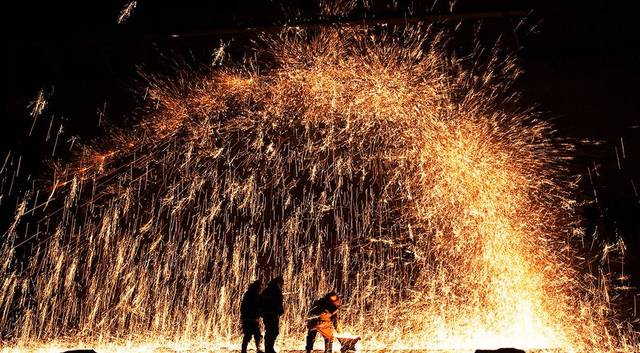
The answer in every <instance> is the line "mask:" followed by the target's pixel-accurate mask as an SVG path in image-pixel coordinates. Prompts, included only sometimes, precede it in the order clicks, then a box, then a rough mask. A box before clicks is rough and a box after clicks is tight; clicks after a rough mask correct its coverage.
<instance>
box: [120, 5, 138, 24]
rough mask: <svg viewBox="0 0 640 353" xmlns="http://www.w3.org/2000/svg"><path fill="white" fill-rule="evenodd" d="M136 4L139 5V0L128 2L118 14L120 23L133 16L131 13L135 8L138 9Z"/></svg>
mask: <svg viewBox="0 0 640 353" xmlns="http://www.w3.org/2000/svg"><path fill="white" fill-rule="evenodd" d="M136 6H138V1H136V0H133V1H130V2H129V3H127V4H126V5H125V6H124V7H123V8H122V11H120V14H119V15H118V24H123V23H125V22H126V21H127V20H128V19H129V17H131V14H133V10H135V9H136Z"/></svg>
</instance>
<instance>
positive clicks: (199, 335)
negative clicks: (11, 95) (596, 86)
mask: <svg viewBox="0 0 640 353" xmlns="http://www.w3.org/2000/svg"><path fill="white" fill-rule="evenodd" d="M445 46H446V43H445V36H444V35H443V34H442V33H436V32H432V31H429V30H424V29H421V28H418V27H414V28H405V29H402V30H400V29H385V30H380V29H362V28H361V29H339V28H338V29H332V28H326V29H322V30H318V31H315V32H304V31H298V30H295V29H291V30H286V31H284V32H283V33H281V34H280V35H279V36H277V37H270V38H264V39H263V40H262V42H261V45H260V46H259V50H258V53H257V57H258V59H257V60H256V61H252V62H249V63H247V64H244V65H239V64H238V65H236V66H233V65H231V64H229V65H226V66H222V67H217V68H215V69H213V70H212V71H211V72H207V73H205V74H202V73H195V72H193V71H189V70H184V71H181V72H179V73H178V74H177V75H175V76H174V77H171V78H162V77H155V76H152V75H148V76H147V78H148V81H149V87H148V89H147V92H146V93H147V94H146V99H147V103H146V104H147V109H146V113H145V114H144V115H143V116H141V117H140V118H139V122H138V124H137V125H136V127H135V128H133V129H131V130H128V131H113V132H112V133H111V134H110V135H109V136H108V137H105V138H104V139H103V140H102V141H101V142H100V143H98V144H96V145H95V146H93V147H90V146H86V147H84V148H83V149H82V150H81V151H80V152H79V153H78V156H77V158H76V159H75V160H74V161H73V162H71V163H69V164H68V165H66V166H64V167H60V168H59V169H58V170H57V172H56V173H55V175H56V176H57V179H56V180H54V182H53V183H52V185H51V186H50V188H49V189H47V190H46V191H47V192H46V193H44V192H43V193H42V194H43V195H44V194H47V195H51V196H48V198H47V199H45V200H43V197H40V199H38V198H37V197H30V198H25V200H24V202H23V203H22V204H21V205H20V206H19V207H18V211H17V214H16V217H15V222H14V223H13V225H12V226H11V228H10V229H9V230H8V231H7V232H6V233H5V235H4V237H5V239H4V241H3V243H2V244H3V245H2V246H3V248H2V254H3V256H2V261H3V262H2V264H1V266H0V273H2V278H1V280H2V289H1V291H0V297H1V298H2V301H0V302H1V303H2V304H0V315H1V316H0V327H2V334H3V337H5V338H7V342H8V344H9V346H8V347H14V349H16V350H20V349H21V348H19V347H39V346H40V345H42V344H45V345H46V344H47V343H51V342H53V343H51V344H54V343H56V342H85V343H87V342H88V343H89V344H102V345H105V344H107V345H108V344H110V343H113V344H116V343H118V342H119V343H120V344H122V342H133V345H134V346H136V347H146V346H147V345H153V343H154V342H180V344H186V345H188V344H189V343H194V342H209V343H208V344H211V345H214V346H215V345H216V344H222V343H226V342H229V341H230V340H233V339H235V337H237V335H238V332H237V321H238V311H239V298H240V297H241V294H242V291H243V290H244V289H245V288H246V285H247V284H248V283H249V282H250V281H252V280H253V279H255V278H267V277H269V276H273V275H277V274H283V275H284V277H285V287H286V288H285V292H286V306H287V308H286V310H287V312H286V314H285V317H284V320H283V322H284V327H283V328H282V330H281V331H282V336H281V337H283V338H282V339H283V341H284V342H285V343H283V344H282V345H288V344H289V343H290V342H295V343H293V344H294V346H295V347H299V346H300V345H301V343H300V342H299V340H298V338H299V337H302V334H303V332H302V330H303V329H304V327H305V325H304V315H303V314H302V313H304V312H305V311H306V309H307V305H308V304H309V303H310V302H311V300H312V298H314V297H316V296H318V295H319V294H321V293H324V292H326V291H328V290H330V289H336V290H338V291H340V292H341V293H342V294H343V295H344V297H345V298H346V302H347V304H348V305H346V306H345V309H344V312H343V313H342V315H341V317H342V318H344V320H345V323H344V326H345V328H346V329H347V330H348V331H352V332H357V333H359V334H361V335H363V336H364V339H363V342H364V344H365V348H371V349H373V348H395V349H444V350H447V349H451V350H455V349H463V350H464V349H467V350H469V349H475V348H496V347H500V346H516V347H521V348H527V349H528V348H536V349H561V350H563V351H568V352H573V351H585V350H589V351H598V352H615V351H624V350H628V349H633V347H637V343H634V342H636V341H631V336H630V334H624V333H623V331H624V330H625V328H624V327H622V324H623V323H622V322H620V321H616V320H615V318H614V313H613V312H612V309H611V305H610V303H609V298H608V297H607V293H608V292H607V288H606V287H595V286H594V283H596V282H595V281H593V280H592V279H591V278H590V277H589V274H587V273H585V272H584V271H582V270H581V269H580V266H579V261H578V259H577V254H578V252H577V250H576V249H575V247H574V245H573V243H574V241H575V240H576V238H577V237H578V238H579V234H578V233H579V232H576V219H575V216H574V215H573V208H574V202H573V201H572V198H571V195H572V183H571V179H570V178H569V177H568V173H567V170H566V164H567V163H566V161H567V159H568V158H569V157H570V154H571V146H570V145H566V144H562V143H559V142H558V141H557V139H556V138H555V136H554V132H553V128H552V126H550V125H549V124H547V123H546V122H544V121H542V120H540V119H538V118H537V116H536V115H535V114H534V113H532V112H531V111H529V110H527V109H522V110H517V109H507V108H505V106H508V105H514V103H517V99H516V98H515V96H514V95H513V94H511V93H509V92H510V90H511V88H510V87H509V82H511V80H512V79H513V78H514V77H516V76H517V74H518V68H517V66H515V65H514V64H513V62H512V61H509V60H507V61H500V60H498V59H497V56H491V57H489V58H486V60H485V61H484V64H482V65H480V64H478V63H479V62H480V61H478V60H477V59H478V58H479V55H472V56H469V57H465V58H454V57H451V56H450V55H448V54H446V53H447V51H446V50H444V48H445ZM474 62H475V63H476V64H474ZM29 213H32V214H33V215H32V218H35V219H34V220H31V222H32V223H33V224H31V226H30V227H29V228H28V230H29V232H31V233H30V234H27V235H26V238H27V239H30V241H29V242H28V244H30V245H31V250H30V251H29V253H28V256H27V261H25V262H24V264H25V265H24V266H20V263H21V262H20V261H21V260H20V259H19V258H20V256H19V254H20V252H19V250H18V248H19V247H18V246H23V247H24V246H25V245H24V241H22V242H20V243H19V242H18V241H17V240H16V239H24V238H25V237H23V236H22V235H20V236H18V232H19V231H20V230H21V229H24V228H23V223H25V222H27V221H26V220H23V218H26V216H27V215H28V214H29ZM35 234H37V236H36V235H35ZM22 251H23V252H24V250H22ZM15 347H18V348H15ZM22 349H25V350H28V348H22ZM29 349H30V348H29Z"/></svg>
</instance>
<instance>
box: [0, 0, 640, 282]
mask: <svg viewBox="0 0 640 353" xmlns="http://www.w3.org/2000/svg"><path fill="white" fill-rule="evenodd" d="M125 3H126V1H84V2H59V1H48V2H44V1H43V2H32V1H22V2H20V4H17V5H14V6H15V8H13V9H5V10H4V11H3V12H4V17H5V19H4V20H3V26H4V28H3V37H4V45H3V47H4V50H3V52H4V55H3V56H4V58H5V64H4V65H3V66H2V68H3V69H2V71H3V72H2V82H3V85H4V86H5V87H4V94H3V99H2V101H3V116H2V119H3V120H2V121H3V124H2V129H0V134H1V136H2V146H1V150H0V152H2V154H1V156H0V157H1V158H3V159H4V158H5V156H6V153H7V152H9V151H10V152H11V156H18V155H22V162H21V163H22V164H23V166H22V168H23V172H22V173H21V174H22V176H23V178H22V179H20V180H18V181H17V182H16V186H18V189H20V187H24V186H25V185H26V186H28V185H30V183H31V182H32V180H34V179H35V180H47V178H48V174H47V173H48V172H47V168H46V167H45V163H44V162H43V161H45V160H50V159H52V149H53V144H54V138H50V139H49V140H48V141H47V140H46V135H47V132H48V130H49V128H50V126H51V134H52V135H54V137H55V135H56V133H57V132H58V131H59V130H60V125H61V124H62V126H63V132H62V134H61V136H60V138H59V141H58V146H57V152H56V153H55V155H54V156H53V159H56V158H61V159H62V160H64V159H65V158H68V156H67V155H66V153H65V151H66V150H68V147H69V144H70V143H71V142H70V141H72V139H73V138H75V137H77V138H78V139H79V141H82V142H84V143H90V141H91V140H92V139H93V138H96V137H99V136H101V134H102V133H103V131H104V130H103V127H104V126H105V125H107V121H109V123H110V124H114V125H116V126H127V123H128V122H129V121H130V120H129V119H130V117H131V116H132V112H134V111H135V107H136V104H137V103H136V93H135V91H136V90H138V89H139V87H140V82H141V79H140V77H139V75H138V73H137V71H138V69H140V68H141V69H143V70H145V71H148V72H162V73H170V72H171V66H172V65H174V64H173V63H175V62H177V61H179V62H184V63H186V64H190V65H192V66H194V67H198V66H202V65H207V63H209V62H210V61H211V54H212V53H213V51H214V50H215V49H216V48H217V47H218V46H219V45H220V43H221V42H224V43H230V49H229V50H230V52H231V54H232V55H233V56H235V57H242V53H243V52H244V51H245V49H246V48H247V47H248V46H250V41H251V39H253V38H255V35H256V33H257V31H255V30H249V31H247V30H246V28H248V27H251V28H254V27H258V28H263V29H264V30H270V31H273V30H277V28H279V26H280V25H282V24H284V23H308V22H310V21H311V22H313V21H320V20H321V19H319V18H318V11H317V7H316V6H314V5H310V4H309V3H308V2H303V1H293V0H289V1H275V0H273V1H268V0H263V1H248V0H237V1H209V3H210V4H209V5H202V4H200V2H193V1H174V2H164V1H160V2H159V1H154V0H140V1H139V2H138V6H137V8H136V9H135V10H134V12H133V14H132V15H131V17H130V18H129V19H128V20H127V21H126V22H125V23H123V24H118V23H117V18H118V14H119V12H120V11H121V9H122V8H123V7H124V5H125ZM397 3H398V6H397V8H395V9H394V8H391V7H388V6H386V5H385V4H386V2H384V1H372V4H373V5H372V8H371V9H369V10H367V11H364V10H362V9H357V10H356V11H355V12H354V13H353V14H352V15H350V16H349V18H348V19H349V20H362V19H369V20H372V19H380V18H389V19H392V18H395V19H397V18H403V17H404V16H405V15H407V16H409V17H410V16H422V15H426V14H427V13H428V14H431V15H433V14H444V13H446V12H447V11H448V3H447V2H444V1H443V2H442V3H439V4H436V5H435V6H431V4H430V3H423V2H419V1H414V2H408V1H398V2H397ZM411 3H412V4H413V5H412V8H413V14H410V13H408V12H407V10H406V9H407V8H409V5H410V4H411ZM631 3H632V2H631V1H627V2H614V1H599V2H594V3H593V4H591V2H586V1H551V0H549V1H506V0H505V1H472V0H469V1H464V0H460V1H458V4H457V6H455V7H454V13H456V14H468V15H469V14H476V15H477V14H485V15H487V14H495V13H496V12H503V11H524V12H526V13H528V14H529V15H527V16H526V17H524V18H523V17H516V16H498V17H493V16H492V17H488V18H485V19H482V20H477V19H464V20H462V26H461V27H460V29H459V31H458V32H457V34H456V38H455V39H454V43H455V46H456V48H457V49H456V50H460V51H461V52H464V51H465V50H467V51H468V50H470V49H471V46H472V45H473V41H472V39H471V38H472V37H473V35H472V33H475V29H477V28H478V26H480V31H479V32H478V33H480V38H481V41H482V42H483V43H486V44H487V45H491V44H492V43H493V42H495V40H496V39H497V38H498V37H501V38H502V39H503V41H502V42H503V45H504V48H505V50H507V51H511V52H514V53H515V55H516V57H517V58H518V61H519V63H520V65H521V67H522V68H523V70H524V75H523V76H522V77H521V78H520V80H519V81H518V82H517V83H516V86H517V88H518V89H520V90H522V91H523V92H524V95H523V96H524V100H525V103H526V104H532V105H535V106H536V107H537V109H538V110H539V111H541V112H543V113H544V115H545V116H546V117H548V118H549V119H552V120H553V121H554V123H555V124H556V126H557V128H558V130H559V136H563V137H567V138H572V139H573V141H575V142H577V146H578V147H577V151H576V159H575V161H574V162H573V166H572V168H573V170H574V173H575V174H576V175H584V178H583V180H582V181H581V183H580V191H579V195H578V199H580V200H585V201H593V200H594V190H595V192H597V200H598V202H597V203H590V204H588V205H587V206H585V207H583V208H581V209H580V212H581V213H583V215H584V219H585V227H586V229H587V231H589V232H591V231H594V230H595V229H597V230H598V232H599V234H600V239H601V240H603V241H604V240H605V239H606V240H609V241H614V240H615V239H616V237H622V238H623V239H624V240H625V242H626V243H627V267H626V271H629V272H631V274H632V277H633V278H634V279H633V280H632V283H631V284H634V283H636V284H637V283H640V281H639V279H640V256H639V255H638V254H639V251H640V242H639V241H638V237H639V236H640V198H639V197H638V193H640V167H639V166H640V163H638V162H639V161H640V116H639V113H640V96H639V94H638V93H639V89H638V85H639V84H640V69H639V67H640V60H639V51H638V47H637V43H638V40H637V33H638V30H637V25H636V24H635V23H636V22H637V14H636V13H635V12H634V11H632V10H631V9H630V8H628V7H629V6H630V4H631ZM627 4H629V5H627ZM428 8H433V10H431V11H430V12H427V10H426V9H428ZM457 24H458V21H451V22H447V23H445V24H440V26H443V27H447V26H448V27H451V28H453V27H455V25H457ZM41 89H42V90H43V91H44V92H45V93H46V95H47V96H48V106H47V107H46V109H45V111H44V113H43V114H42V115H41V116H39V117H38V118H37V120H36V122H35V125H34V131H33V133H32V134H31V136H29V131H30V129H31V126H32V124H33V118H32V117H30V116H29V108H28V105H29V102H31V101H33V100H34V98H35V97H36V95H37V93H38V91H39V90H41ZM101 115H102V118H100V116H101ZM585 139H588V140H590V141H591V142H589V143H583V142H581V141H583V140H585ZM593 142H599V143H598V144H595V143H593ZM622 145H624V154H625V158H623V156H622ZM616 152H617V154H618V157H616ZM1 162H2V161H0V163H1ZM589 168H590V169H591V175H592V180H593V183H592V182H591V180H590V179H589V177H588V171H589ZM29 175H31V177H30V178H29ZM634 185H635V188H636V191H634ZM5 188H6V186H5ZM5 191H6V189H5V190H4V191H3V193H5ZM13 195H14V196H15V195H16V193H15V191H14V193H13ZM14 207H15V200H12V199H11V195H7V196H5V197H4V199H2V204H1V205H0V212H1V214H2V219H3V220H2V222H1V223H0V224H1V225H2V227H3V229H5V225H6V223H7V221H8V220H9V219H10V218H11V217H12V213H13V210H14Z"/></svg>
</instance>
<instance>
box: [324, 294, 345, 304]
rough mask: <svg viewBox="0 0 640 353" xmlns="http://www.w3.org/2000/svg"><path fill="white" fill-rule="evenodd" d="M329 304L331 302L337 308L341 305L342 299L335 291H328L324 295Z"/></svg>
mask: <svg viewBox="0 0 640 353" xmlns="http://www.w3.org/2000/svg"><path fill="white" fill-rule="evenodd" d="M324 297H325V298H326V299H327V300H328V301H329V302H330V303H331V304H333V305H334V306H335V307H336V308H339V307H340V305H342V300H341V299H340V296H339V295H338V293H336V292H333V291H332V292H329V293H327V294H325V296H324Z"/></svg>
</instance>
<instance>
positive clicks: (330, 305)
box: [306, 292, 342, 353]
mask: <svg viewBox="0 0 640 353" xmlns="http://www.w3.org/2000/svg"><path fill="white" fill-rule="evenodd" d="M341 305H342V301H341V300H340V297H339V296H338V294H337V293H336V292H329V293H327V294H326V295H325V296H324V297H323V298H320V299H318V300H316V301H315V302H313V304H312V305H311V309H310V310H309V317H308V321H307V329H308V332H307V344H306V351H307V353H311V351H312V350H313V344H314V342H315V340H316V335H317V334H318V333H320V334H321V335H322V337H323V338H324V351H325V353H330V352H332V350H333V331H334V330H335V331H336V332H337V331H338V315H337V314H336V312H337V311H338V309H339V308H340V306H341Z"/></svg>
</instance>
